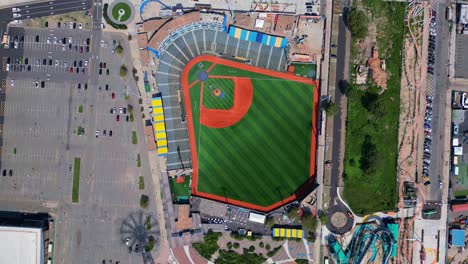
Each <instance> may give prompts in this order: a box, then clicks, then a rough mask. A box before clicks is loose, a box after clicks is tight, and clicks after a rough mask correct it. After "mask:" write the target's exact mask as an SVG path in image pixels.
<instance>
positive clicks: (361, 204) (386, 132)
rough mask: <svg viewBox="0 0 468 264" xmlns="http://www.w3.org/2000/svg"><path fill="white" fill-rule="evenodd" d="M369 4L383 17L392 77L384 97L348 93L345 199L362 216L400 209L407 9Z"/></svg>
mask: <svg viewBox="0 0 468 264" xmlns="http://www.w3.org/2000/svg"><path fill="white" fill-rule="evenodd" d="M363 3H364V4H365V5H368V6H367V7H368V8H369V9H370V10H371V12H370V13H372V14H374V15H375V17H377V18H379V21H380V22H379V23H378V25H377V32H380V33H379V34H378V35H377V43H378V47H379V56H380V57H382V58H384V59H385V60H386V65H387V71H388V72H389V76H390V79H389V80H388V82H387V90H386V91H385V92H384V93H383V94H381V95H379V94H377V92H376V90H377V89H376V88H375V87H372V86H370V87H368V88H367V90H366V91H363V90H362V89H360V88H359V87H357V86H355V85H351V88H350V90H349V91H348V99H349V101H348V117H347V125H346V153H345V160H344V175H343V179H344V185H345V188H344V191H343V196H344V198H345V200H346V201H347V202H348V204H349V205H350V206H351V208H353V210H354V212H355V213H357V214H369V213H373V212H377V211H385V210H391V209H394V208H395V207H396V202H397V193H396V188H397V187H396V175H397V170H396V169H397V154H398V122H399V114H400V79H401V63H402V56H401V50H402V45H403V32H404V24H403V22H404V15H405V6H406V4H404V3H395V2H384V1H382V0H378V1H369V0H365V1H363ZM382 21H383V22H382ZM353 43H355V41H354V42H353ZM350 68H351V69H352V68H353V67H350ZM369 164H371V165H369ZM366 168H367V169H366ZM369 168H370V169H369Z"/></svg>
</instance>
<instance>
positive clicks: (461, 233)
mask: <svg viewBox="0 0 468 264" xmlns="http://www.w3.org/2000/svg"><path fill="white" fill-rule="evenodd" d="M450 234H451V235H452V246H454V247H464V246H465V230H462V229H452V230H451V231H450Z"/></svg>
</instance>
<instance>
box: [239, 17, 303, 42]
mask: <svg viewBox="0 0 468 264" xmlns="http://www.w3.org/2000/svg"><path fill="white" fill-rule="evenodd" d="M295 20H296V19H295V17H294V16H293V15H278V14H271V13H270V14H268V13H257V12H252V13H238V14H236V22H235V24H234V25H235V26H238V27H241V28H245V29H250V30H255V31H259V32H264V33H268V34H273V35H278V36H285V37H287V38H291V37H292V34H293V30H294V25H295Z"/></svg>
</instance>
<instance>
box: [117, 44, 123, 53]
mask: <svg viewBox="0 0 468 264" xmlns="http://www.w3.org/2000/svg"><path fill="white" fill-rule="evenodd" d="M115 52H117V54H122V52H123V47H122V44H120V42H119V44H118V45H117V47H115Z"/></svg>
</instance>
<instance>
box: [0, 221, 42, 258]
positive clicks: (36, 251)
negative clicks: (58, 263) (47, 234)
mask: <svg viewBox="0 0 468 264" xmlns="http://www.w3.org/2000/svg"><path fill="white" fill-rule="evenodd" d="M0 263H28V264H29V263H30V264H43V263H44V248H43V238H42V230H41V229H40V228H22V227H9V226H0Z"/></svg>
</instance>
